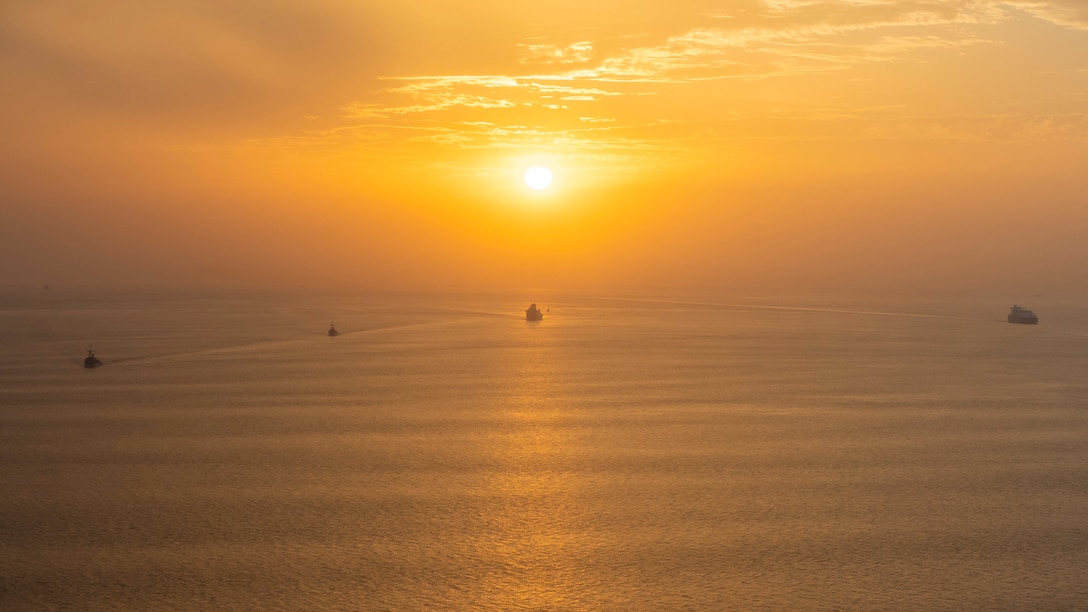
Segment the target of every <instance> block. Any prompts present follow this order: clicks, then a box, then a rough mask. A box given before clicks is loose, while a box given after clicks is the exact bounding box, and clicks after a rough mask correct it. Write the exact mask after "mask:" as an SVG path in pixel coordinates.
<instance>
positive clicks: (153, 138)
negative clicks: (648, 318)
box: [0, 0, 1088, 296]
mask: <svg viewBox="0 0 1088 612" xmlns="http://www.w3.org/2000/svg"><path fill="white" fill-rule="evenodd" d="M0 86H2V94H3V95H0V133H2V135H3V136H2V139H0V143H2V144H0V284H5V285H28V286H39V285H41V284H45V283H50V284H53V285H63V284H76V283H78V284H88V283H90V284H126V285H128V284H146V285H153V284H165V285H186V284H192V285H221V284H227V285H245V286H285V287H336V288H344V289H351V288H358V289H395V290H420V291H431V290H465V291H474V290H484V289H487V290H505V289H511V288H525V287H531V288H545V289H553V290H557V291H558V290H566V291H588V292H649V291H677V292H684V291H724V292H746V291H834V292H854V293H857V292H866V291H873V292H892V293H921V292H978V293H991V294H996V295H1009V296H1022V295H1033V294H1038V293H1045V294H1067V293H1073V292H1077V291H1083V290H1084V288H1083V286H1082V285H1083V284H1084V283H1083V278H1082V277H1083V274H1084V272H1083V271H1084V270H1085V269H1086V267H1088V266H1086V264H1088V240H1085V236H1086V235H1088V171H1085V169H1086V168H1088V114H1086V113H1088V4H1086V3H1085V2H1083V0H1010V1H1005V2H999V1H995V0H951V1H939V2H937V1H934V2H931V1H927V0H910V1H906V0H838V1H824V0H732V1H731V0H721V1H715V2H710V1H703V0H671V1H669V2H651V1H637V0H628V1H623V0H596V1H594V2H585V1H584V0H582V1H577V2H576V1H574V0H553V1H552V2H547V3H531V2H508V1H493V0H460V1H458V2H447V1H444V0H430V1H422V0H395V1H394V0H309V1H307V2H288V1H286V0H158V1H156V2H145V1H143V0H110V1H106V2H87V1H77V0H54V1H51V2H39V1H36V0H6V1H5V2H4V3H2V4H0ZM537 165H539V166H545V167H547V168H549V169H551V170H552V172H553V174H554V177H555V178H554V181H553V183H552V185H551V186H550V187H549V188H548V189H545V190H543V191H534V190H532V189H529V188H528V187H527V186H526V185H525V183H524V181H523V180H522V175H523V172H524V171H525V169H526V168H528V167H530V166H537Z"/></svg>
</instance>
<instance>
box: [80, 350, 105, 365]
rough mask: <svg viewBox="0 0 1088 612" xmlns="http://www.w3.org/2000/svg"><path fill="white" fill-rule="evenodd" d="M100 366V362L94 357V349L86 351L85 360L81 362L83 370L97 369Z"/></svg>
mask: <svg viewBox="0 0 1088 612" xmlns="http://www.w3.org/2000/svg"><path fill="white" fill-rule="evenodd" d="M100 365H102V361H100V360H99V359H98V357H95V356H94V349H93V348H89V349H87V358H86V359H84V360H83V367H85V368H97V367H98V366H100Z"/></svg>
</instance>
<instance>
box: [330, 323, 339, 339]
mask: <svg viewBox="0 0 1088 612" xmlns="http://www.w3.org/2000/svg"><path fill="white" fill-rule="evenodd" d="M339 335H340V332H338V331H336V326H335V325H333V324H332V323H329V337H330V338H332V337H333V336H339Z"/></svg>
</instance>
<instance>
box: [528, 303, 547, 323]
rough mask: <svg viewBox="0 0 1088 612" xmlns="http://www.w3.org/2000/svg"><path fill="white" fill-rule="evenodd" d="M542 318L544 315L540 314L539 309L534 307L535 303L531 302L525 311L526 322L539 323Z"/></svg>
mask: <svg viewBox="0 0 1088 612" xmlns="http://www.w3.org/2000/svg"><path fill="white" fill-rule="evenodd" d="M543 318H544V313H543V312H540V309H539V308H537V307H536V302H533V303H532V304H531V305H530V306H529V308H527V309H526V310H525V320H526V321H540V320H542V319H543Z"/></svg>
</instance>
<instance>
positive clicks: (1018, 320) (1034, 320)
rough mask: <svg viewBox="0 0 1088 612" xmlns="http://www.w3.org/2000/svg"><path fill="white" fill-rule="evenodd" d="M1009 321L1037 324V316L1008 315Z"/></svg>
mask: <svg viewBox="0 0 1088 612" xmlns="http://www.w3.org/2000/svg"><path fill="white" fill-rule="evenodd" d="M1009 323H1019V324H1021V325H1038V324H1039V318H1038V317H1036V318H1033V319H1026V318H1021V317H1014V316H1012V315H1009Z"/></svg>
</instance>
